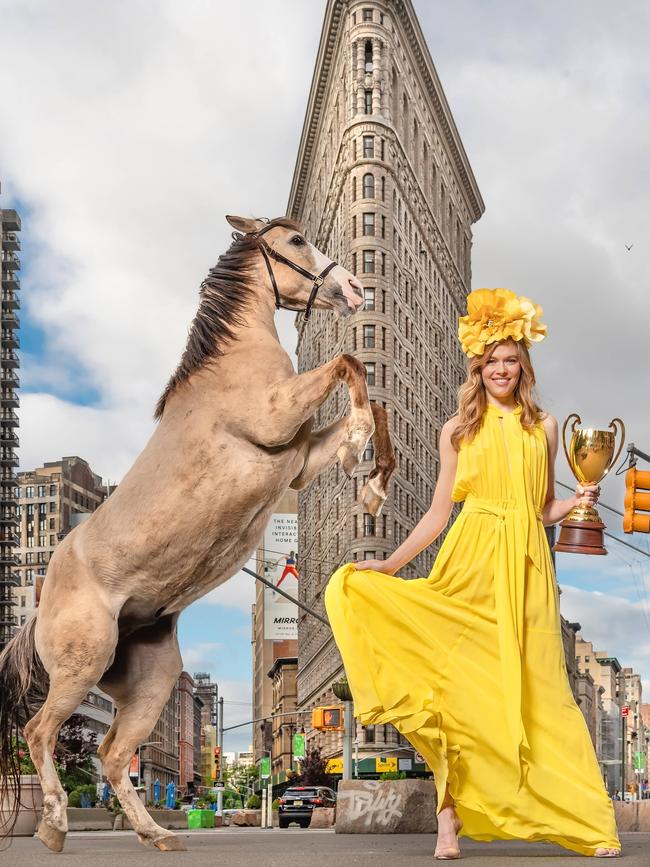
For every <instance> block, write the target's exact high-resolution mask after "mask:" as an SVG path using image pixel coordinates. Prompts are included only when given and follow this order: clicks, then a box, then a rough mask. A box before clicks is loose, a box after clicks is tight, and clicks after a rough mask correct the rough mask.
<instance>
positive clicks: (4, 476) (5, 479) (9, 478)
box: [0, 470, 18, 494]
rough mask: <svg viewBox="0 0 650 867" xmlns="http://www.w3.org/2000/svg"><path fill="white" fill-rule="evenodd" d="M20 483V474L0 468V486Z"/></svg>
mask: <svg viewBox="0 0 650 867" xmlns="http://www.w3.org/2000/svg"><path fill="white" fill-rule="evenodd" d="M16 484H18V476H17V475H16V474H15V473H12V471H11V470H0V487H5V488H6V487H7V485H16ZM11 493H12V494H13V491H12V492H11Z"/></svg>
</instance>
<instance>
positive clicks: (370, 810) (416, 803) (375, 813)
mask: <svg viewBox="0 0 650 867" xmlns="http://www.w3.org/2000/svg"><path fill="white" fill-rule="evenodd" d="M335 829H336V833H337V834H433V833H434V832H435V831H436V830H437V822H436V788H435V785H434V783H433V781H432V780H343V781H342V782H341V783H339V787H338V792H337V800H336V826H335Z"/></svg>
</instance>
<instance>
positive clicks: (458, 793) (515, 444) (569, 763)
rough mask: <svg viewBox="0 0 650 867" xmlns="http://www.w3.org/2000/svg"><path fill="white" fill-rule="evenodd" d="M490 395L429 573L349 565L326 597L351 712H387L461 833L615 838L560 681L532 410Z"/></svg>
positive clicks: (576, 842) (576, 840) (541, 446)
mask: <svg viewBox="0 0 650 867" xmlns="http://www.w3.org/2000/svg"><path fill="white" fill-rule="evenodd" d="M520 414H521V407H519V406H518V407H517V408H516V409H515V410H514V412H503V411H500V410H499V409H498V408H497V407H495V406H493V405H491V404H488V408H487V409H486V411H485V416H484V419H483V423H482V426H481V429H480V431H479V433H478V435H477V436H476V437H475V438H474V440H473V441H472V442H470V443H467V442H464V443H462V444H461V447H460V450H459V453H458V467H457V471H456V477H455V480H454V487H453V492H452V499H453V500H454V501H457V502H458V501H463V500H464V506H463V509H462V511H461V512H460V514H459V516H458V518H457V519H456V521H454V523H453V524H452V526H451V528H450V529H449V531H448V533H447V536H446V538H445V540H444V542H443V544H442V546H441V548H440V551H439V553H438V556H437V558H436V561H435V563H434V566H433V569H432V571H431V574H430V575H429V577H428V578H418V579H415V580H412V581H405V580H403V579H400V578H399V577H394V576H391V575H385V574H383V573H380V572H373V571H357V570H356V569H355V567H354V565H352V564H346V565H344V566H342V567H341V568H340V569H338V570H337V571H336V572H335V573H334V575H333V576H332V578H331V579H330V582H329V584H328V586H327V590H326V594H325V605H326V608H327V613H328V616H329V619H330V623H331V625H332V629H333V632H334V636H335V638H336V642H337V644H338V647H339V650H340V652H341V656H342V658H343V662H344V665H345V670H346V673H347V676H348V680H349V683H350V687H351V689H352V693H353V696H354V706H355V715H356V716H357V717H358V718H359V720H360V721H361V723H362V724H363V725H370V724H374V725H378V724H382V723H392V724H393V725H394V726H395V727H396V728H397V729H398V730H399V731H400V732H401V733H402V734H403V735H405V737H406V738H408V740H409V741H410V743H411V744H412V745H413V746H414V747H415V749H416V750H418V751H419V752H420V753H422V755H423V756H424V757H425V759H426V762H427V764H428V765H429V767H430V768H431V769H432V770H433V772H434V778H435V783H436V788H437V792H438V809H440V805H441V803H442V799H443V797H444V793H445V787H446V784H447V783H449V790H450V793H451V795H452V797H453V798H454V800H455V802H456V809H457V812H458V815H459V816H460V818H461V819H462V821H463V830H462V832H461V836H468V837H472V838H474V839H475V840H494V839H512V838H517V839H523V840H531V841H535V840H547V841H550V842H553V843H559V844H560V845H562V846H564V847H566V848H567V849H571V850H572V851H574V852H579V853H580V854H582V855H593V854H594V851H595V849H596V848H597V847H598V846H608V847H619V846H620V843H619V839H618V835H617V831H616V822H615V818H614V810H613V806H612V803H611V801H610V798H609V796H608V794H607V792H606V790H605V787H604V784H603V781H602V778H601V774H600V770H599V767H598V762H597V759H596V755H595V753H594V749H593V746H592V742H591V738H590V736H589V731H588V729H587V725H586V723H585V720H584V717H583V716H582V713H581V712H580V709H579V708H578V706H577V705H576V703H575V701H574V699H573V694H572V692H571V688H570V686H569V682H568V678H567V673H566V667H565V661H564V650H563V645H562V636H561V627H560V608H559V595H558V588H557V584H556V581H555V576H554V573H553V564H552V560H551V554H550V550H549V547H548V543H547V540H546V535H545V533H544V528H543V525H542V521H541V510H542V506H543V503H544V499H545V496H546V489H547V441H546V434H545V431H544V427H543V425H542V423H541V422H540V423H538V424H537V425H536V426H535V429H534V430H533V431H532V432H528V431H526V430H525V429H524V428H522V426H521V423H520V418H519V417H520Z"/></svg>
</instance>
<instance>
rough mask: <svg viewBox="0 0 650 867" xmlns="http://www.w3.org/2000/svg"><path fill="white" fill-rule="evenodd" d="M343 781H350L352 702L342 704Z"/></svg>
mask: <svg viewBox="0 0 650 867" xmlns="http://www.w3.org/2000/svg"><path fill="white" fill-rule="evenodd" d="M343 708H344V709H343V779H344V780H351V779H352V726H353V724H354V717H353V714H352V702H351V701H346V702H344V704H343Z"/></svg>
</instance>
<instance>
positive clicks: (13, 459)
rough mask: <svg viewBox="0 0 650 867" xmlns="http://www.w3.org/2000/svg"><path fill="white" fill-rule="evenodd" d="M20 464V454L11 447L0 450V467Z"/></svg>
mask: <svg viewBox="0 0 650 867" xmlns="http://www.w3.org/2000/svg"><path fill="white" fill-rule="evenodd" d="M18 465H19V460H18V455H17V454H16V453H15V452H12V451H11V449H6V450H4V451H2V452H0V467H17V466H18Z"/></svg>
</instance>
